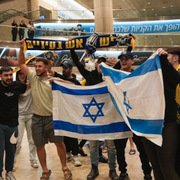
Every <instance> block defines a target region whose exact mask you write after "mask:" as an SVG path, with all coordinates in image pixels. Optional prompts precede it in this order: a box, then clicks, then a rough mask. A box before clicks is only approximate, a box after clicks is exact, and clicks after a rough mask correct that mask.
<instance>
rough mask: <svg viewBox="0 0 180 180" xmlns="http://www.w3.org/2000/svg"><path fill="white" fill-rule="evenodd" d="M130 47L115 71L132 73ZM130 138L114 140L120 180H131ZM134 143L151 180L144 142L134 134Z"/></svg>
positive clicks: (148, 178)
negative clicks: (128, 155) (129, 165)
mask: <svg viewBox="0 0 180 180" xmlns="http://www.w3.org/2000/svg"><path fill="white" fill-rule="evenodd" d="M129 50H131V48H130V46H129V47H128V50H127V51H124V52H122V53H121V55H120V56H119V57H118V58H119V59H120V61H118V62H117V63H116V65H115V66H114V68H115V69H121V70H123V71H126V72H132V71H133V70H132V68H131V67H132V65H133V64H134V59H133V54H132V53H131V51H129ZM127 140H128V138H125V139H116V140H114V143H115V146H116V150H117V162H118V164H119V170H120V171H121V174H120V176H119V180H129V177H128V174H127V173H126V172H127V169H126V166H127V163H126V161H125V148H126V143H127ZM133 141H134V143H135V144H136V146H137V149H138V151H139V157H140V160H141V163H142V169H143V173H144V179H145V180H151V179H152V177H151V175H150V174H151V166H150V165H149V160H148V157H147V155H146V152H145V149H144V146H143V142H142V137H139V136H136V135H135V134H133Z"/></svg>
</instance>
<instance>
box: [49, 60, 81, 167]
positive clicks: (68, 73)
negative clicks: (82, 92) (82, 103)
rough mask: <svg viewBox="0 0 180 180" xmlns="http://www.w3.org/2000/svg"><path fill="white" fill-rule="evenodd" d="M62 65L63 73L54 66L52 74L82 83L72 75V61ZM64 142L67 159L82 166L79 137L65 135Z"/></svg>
mask: <svg viewBox="0 0 180 180" xmlns="http://www.w3.org/2000/svg"><path fill="white" fill-rule="evenodd" d="M61 66H62V70H63V75H61V74H59V73H57V72H55V71H54V70H53V69H52V68H51V70H50V73H51V75H52V76H54V77H58V78H61V79H63V80H67V81H70V82H71V83H72V84H75V85H81V84H80V83H79V81H77V80H76V79H75V78H74V77H73V76H72V67H73V65H72V63H71V62H70V61H64V62H63V63H61ZM64 143H65V145H66V161H67V162H69V161H71V160H72V159H73V161H74V166H76V167H77V166H81V165H82V164H81V162H80V161H79V159H78V152H79V148H78V139H77V138H70V137H64ZM70 151H72V154H73V158H72V155H71V153H70Z"/></svg>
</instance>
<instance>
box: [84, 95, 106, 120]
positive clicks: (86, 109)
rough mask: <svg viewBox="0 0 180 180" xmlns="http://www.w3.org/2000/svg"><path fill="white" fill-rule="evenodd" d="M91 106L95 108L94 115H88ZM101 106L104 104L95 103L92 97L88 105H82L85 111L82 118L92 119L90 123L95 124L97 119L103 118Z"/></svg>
mask: <svg viewBox="0 0 180 180" xmlns="http://www.w3.org/2000/svg"><path fill="white" fill-rule="evenodd" d="M92 106H95V107H97V113H96V114H91V113H90V111H89V110H90V108H91V107H92ZM103 106H104V103H97V102H96V100H95V99H94V97H93V98H92V100H91V102H90V103H89V104H83V107H84V109H85V113H84V114H83V117H90V118H91V119H92V121H93V122H95V121H96V118H97V117H99V116H104V114H103V111H102V108H103Z"/></svg>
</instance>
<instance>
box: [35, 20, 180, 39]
mask: <svg viewBox="0 0 180 180" xmlns="http://www.w3.org/2000/svg"><path fill="white" fill-rule="evenodd" d="M77 25H78V24H77V23H61V24H60V23H37V24H35V26H36V28H38V29H46V30H61V31H73V30H74V31H75V30H77ZM81 25H82V28H81V30H82V31H83V30H85V32H86V35H89V34H88V32H90V33H94V32H95V24H94V23H81ZM113 27H114V33H134V34H157V33H173V32H180V19H177V20H161V21H160V20H158V21H132V22H116V23H113ZM83 34H84V33H83ZM66 35H67V36H69V35H73V32H67V33H66V32H60V31H41V30H35V37H38V36H66Z"/></svg>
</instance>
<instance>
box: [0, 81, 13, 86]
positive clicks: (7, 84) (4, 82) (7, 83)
mask: <svg viewBox="0 0 180 180" xmlns="http://www.w3.org/2000/svg"><path fill="white" fill-rule="evenodd" d="M9 80H11V82H7V80H6V81H4V80H3V79H2V82H3V84H4V85H6V86H8V87H10V86H11V85H12V83H13V80H12V79H9Z"/></svg>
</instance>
